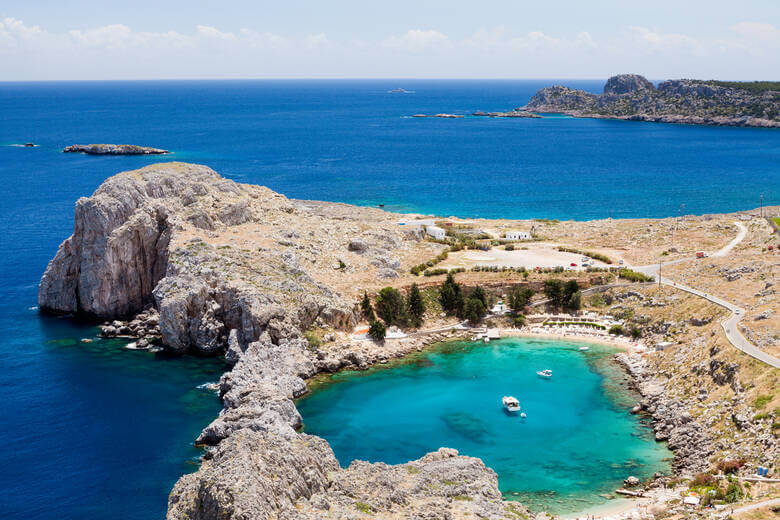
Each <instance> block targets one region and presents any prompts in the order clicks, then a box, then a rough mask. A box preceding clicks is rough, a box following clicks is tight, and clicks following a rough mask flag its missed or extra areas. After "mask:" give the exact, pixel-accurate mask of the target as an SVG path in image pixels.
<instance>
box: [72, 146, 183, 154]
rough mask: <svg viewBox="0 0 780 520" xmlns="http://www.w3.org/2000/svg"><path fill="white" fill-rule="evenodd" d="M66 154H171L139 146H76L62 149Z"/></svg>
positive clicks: (159, 149) (166, 151) (158, 149)
mask: <svg viewBox="0 0 780 520" xmlns="http://www.w3.org/2000/svg"><path fill="white" fill-rule="evenodd" d="M62 151H63V152H64V153H85V154H87V155H163V154H166V153H170V152H169V151H168V150H163V149H161V148H150V147H148V146H137V145H134V144H74V145H71V146H66V147H65V148H63V149H62Z"/></svg>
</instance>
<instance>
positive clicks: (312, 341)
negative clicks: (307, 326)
mask: <svg viewBox="0 0 780 520" xmlns="http://www.w3.org/2000/svg"><path fill="white" fill-rule="evenodd" d="M303 337H304V338H306V341H308V342H309V346H310V347H311V348H317V347H319V346H320V343H322V342H321V341H320V338H319V337H318V336H317V335H316V334H315V333H314V331H311V330H310V331H308V332H306V333H305V334H304V335H303Z"/></svg>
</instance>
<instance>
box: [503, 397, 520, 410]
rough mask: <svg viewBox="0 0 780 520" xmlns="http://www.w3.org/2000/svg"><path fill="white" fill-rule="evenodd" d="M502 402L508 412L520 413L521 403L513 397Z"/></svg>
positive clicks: (504, 398) (505, 398)
mask: <svg viewBox="0 0 780 520" xmlns="http://www.w3.org/2000/svg"><path fill="white" fill-rule="evenodd" d="M501 402H502V403H503V405H504V409H505V410H506V411H507V412H519V411H520V401H518V400H517V399H515V398H514V397H512V396H511V395H509V396H507V395H505V396H504V397H502V398H501Z"/></svg>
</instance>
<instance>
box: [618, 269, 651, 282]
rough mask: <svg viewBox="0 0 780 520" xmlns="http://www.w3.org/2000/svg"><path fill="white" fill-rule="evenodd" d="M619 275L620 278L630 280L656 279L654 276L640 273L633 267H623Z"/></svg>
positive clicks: (645, 280) (646, 280) (648, 280)
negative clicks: (633, 269)
mask: <svg viewBox="0 0 780 520" xmlns="http://www.w3.org/2000/svg"><path fill="white" fill-rule="evenodd" d="M618 276H619V277H620V278H625V279H626V280H628V281H630V282H652V281H653V280H654V278H653V277H652V276H647V275H646V274H643V273H638V272H636V271H632V270H631V269H621V270H620V271H619V272H618Z"/></svg>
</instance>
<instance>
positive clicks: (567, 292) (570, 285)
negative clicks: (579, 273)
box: [561, 280, 580, 306]
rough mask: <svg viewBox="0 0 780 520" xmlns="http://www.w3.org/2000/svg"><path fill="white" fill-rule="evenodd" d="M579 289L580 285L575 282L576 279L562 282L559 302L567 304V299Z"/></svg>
mask: <svg viewBox="0 0 780 520" xmlns="http://www.w3.org/2000/svg"><path fill="white" fill-rule="evenodd" d="M579 290H580V285H579V284H578V283H577V280H569V281H567V282H566V284H564V286H563V296H562V297H561V304H562V305H566V306H568V305H569V300H571V297H572V295H573V294H574V293H576V292H577V291H579Z"/></svg>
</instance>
